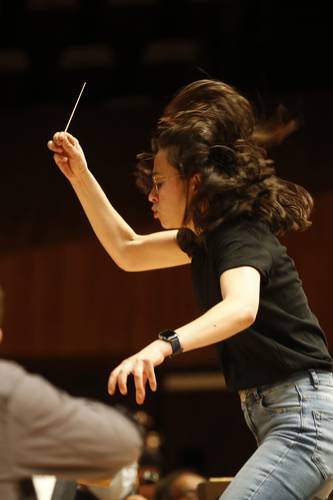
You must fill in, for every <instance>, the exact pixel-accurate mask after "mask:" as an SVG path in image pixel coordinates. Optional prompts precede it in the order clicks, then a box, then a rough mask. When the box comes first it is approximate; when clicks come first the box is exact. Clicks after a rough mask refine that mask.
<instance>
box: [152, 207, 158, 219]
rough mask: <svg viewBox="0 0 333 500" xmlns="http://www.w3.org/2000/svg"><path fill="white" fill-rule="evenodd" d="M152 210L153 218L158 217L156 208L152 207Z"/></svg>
mask: <svg viewBox="0 0 333 500" xmlns="http://www.w3.org/2000/svg"><path fill="white" fill-rule="evenodd" d="M152 212H153V217H154V219H157V218H158V210H156V208H152Z"/></svg>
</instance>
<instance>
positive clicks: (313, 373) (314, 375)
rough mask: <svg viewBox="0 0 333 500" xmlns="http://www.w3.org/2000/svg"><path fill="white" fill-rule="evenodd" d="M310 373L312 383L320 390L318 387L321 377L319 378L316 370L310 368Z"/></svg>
mask: <svg viewBox="0 0 333 500" xmlns="http://www.w3.org/2000/svg"><path fill="white" fill-rule="evenodd" d="M309 373H310V378H311V383H312V385H313V387H314V388H315V389H316V390H318V388H319V378H318V375H317V372H316V370H309Z"/></svg>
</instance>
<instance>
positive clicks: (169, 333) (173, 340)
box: [158, 330, 183, 358]
mask: <svg viewBox="0 0 333 500" xmlns="http://www.w3.org/2000/svg"><path fill="white" fill-rule="evenodd" d="M158 338H159V339H160V340H164V341H165V342H169V344H171V347H172V354H171V355H170V356H169V358H173V357H174V356H176V355H177V354H180V353H181V352H183V348H182V346H181V343H180V341H179V337H178V335H177V333H176V332H174V331H173V330H163V332H160V333H159V334H158Z"/></svg>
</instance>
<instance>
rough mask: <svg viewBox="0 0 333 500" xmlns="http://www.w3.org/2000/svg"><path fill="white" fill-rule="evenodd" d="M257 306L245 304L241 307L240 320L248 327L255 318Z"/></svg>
mask: <svg viewBox="0 0 333 500" xmlns="http://www.w3.org/2000/svg"><path fill="white" fill-rule="evenodd" d="M257 313H258V307H255V306H252V305H246V306H244V307H243V308H242V321H243V322H244V324H245V328H249V327H250V326H251V325H253V323H254V322H255V321H256V319H257Z"/></svg>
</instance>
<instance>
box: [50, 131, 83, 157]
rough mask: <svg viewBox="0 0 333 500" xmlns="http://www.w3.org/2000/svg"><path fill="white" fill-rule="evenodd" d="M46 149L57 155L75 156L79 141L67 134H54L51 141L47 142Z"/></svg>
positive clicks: (78, 148)
mask: <svg viewBox="0 0 333 500" xmlns="http://www.w3.org/2000/svg"><path fill="white" fill-rule="evenodd" d="M47 147H48V148H49V149H50V150H51V151H53V152H54V153H58V154H60V155H61V154H64V153H65V154H66V153H67V154H70V155H75V153H78V151H79V150H80V146H79V141H78V140H77V139H76V138H75V137H74V136H73V135H71V134H69V133H68V132H56V133H55V134H54V136H53V139H52V140H50V141H48V143H47Z"/></svg>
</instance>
